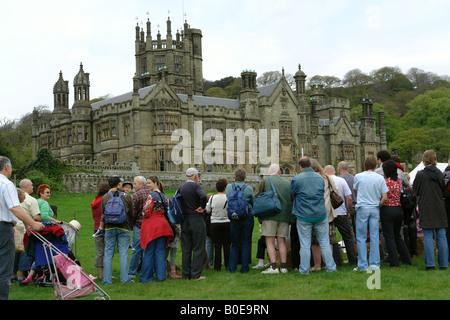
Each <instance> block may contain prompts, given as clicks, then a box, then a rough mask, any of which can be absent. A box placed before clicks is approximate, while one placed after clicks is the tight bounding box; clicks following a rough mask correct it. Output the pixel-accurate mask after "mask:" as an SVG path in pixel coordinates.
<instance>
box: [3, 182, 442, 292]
mask: <svg viewBox="0 0 450 320" xmlns="http://www.w3.org/2000/svg"><path fill="white" fill-rule="evenodd" d="M173 193H174V190H170V191H168V192H167V194H168V195H171V194H173ZM93 199H94V195H93V194H53V195H52V198H51V199H50V201H49V202H50V203H51V204H55V205H57V206H58V218H59V219H61V220H64V221H66V222H69V221H70V220H72V219H74V218H76V219H77V220H78V221H79V222H80V223H81V225H82V228H81V231H80V235H79V236H78V237H77V243H76V248H75V249H74V251H75V255H76V256H77V258H78V259H79V260H80V262H81V266H82V268H83V270H84V271H85V272H86V273H88V274H92V275H94V276H97V270H96V268H95V267H94V266H93V263H94V255H95V248H94V238H92V237H91V235H92V233H93V220H92V213H91V208H90V204H91V202H92V200H93ZM255 222H256V221H255ZM258 237H259V225H258V223H257V222H256V223H255V229H254V236H253V247H252V258H253V263H252V265H255V264H256V262H257V261H256V258H255V255H256V244H257V240H258ZM180 250H181V248H178V254H177V264H178V265H180V266H181V251H180ZM130 254H131V251H130ZM223 269H224V268H222V271H221V272H217V271H214V270H205V271H204V272H203V275H205V276H206V279H205V280H204V281H199V282H196V281H186V280H182V279H171V278H167V280H166V281H164V282H157V281H154V282H152V283H146V284H142V283H139V281H138V278H137V279H136V282H135V283H131V284H120V282H119V274H120V271H119V257H118V255H115V256H114V262H113V276H115V277H116V279H113V284H112V285H108V286H104V285H101V284H100V280H97V284H99V285H100V287H101V288H102V289H103V290H105V291H106V292H107V293H108V294H109V295H110V296H111V299H113V300H174V299H180V300H217V299H220V300H235V301H238V300H299V299H301V300H324V299H331V300H448V299H449V297H450V289H449V288H450V271H449V269H447V270H439V269H437V270H434V271H425V270H424V269H425V264H424V259H423V256H419V257H418V258H415V259H413V265H412V266H406V265H401V266H400V267H399V268H390V267H389V264H386V263H383V264H382V266H381V280H380V284H381V289H379V290H378V289H372V290H370V289H368V287H367V280H368V278H369V277H370V276H371V274H367V273H365V272H354V271H353V270H352V269H353V267H351V266H348V265H344V266H341V267H338V272H335V273H327V272H325V271H320V272H315V273H312V274H310V275H308V276H302V275H300V274H298V273H297V272H294V271H293V270H289V273H288V274H279V275H262V274H261V270H253V269H250V272H249V273H248V274H241V273H239V266H238V272H236V273H234V274H230V273H228V272H226V271H224V270H223ZM9 299H10V300H54V299H55V296H54V294H53V291H52V288H51V287H44V288H39V287H35V286H33V285H28V286H26V287H20V286H18V285H17V284H13V288H12V290H11V293H10V295H9ZM83 299H86V300H92V299H93V297H86V298H83Z"/></svg>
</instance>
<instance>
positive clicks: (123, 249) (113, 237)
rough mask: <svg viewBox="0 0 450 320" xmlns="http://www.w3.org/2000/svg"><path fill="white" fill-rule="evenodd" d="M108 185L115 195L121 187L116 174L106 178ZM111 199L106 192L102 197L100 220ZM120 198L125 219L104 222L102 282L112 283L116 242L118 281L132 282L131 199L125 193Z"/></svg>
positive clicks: (117, 194)
mask: <svg viewBox="0 0 450 320" xmlns="http://www.w3.org/2000/svg"><path fill="white" fill-rule="evenodd" d="M108 184H109V187H110V188H111V189H113V190H111V192H112V193H113V196H115V197H117V196H119V194H120V189H121V187H122V181H121V180H120V178H119V177H118V176H112V177H110V178H109V179H108ZM110 199H111V195H110V194H109V192H108V193H106V194H105V195H104V196H103V199H102V212H103V215H102V220H103V221H104V215H105V205H106V203H107V202H108V200H110ZM121 199H122V201H123V203H124V205H125V212H126V216H127V219H126V220H125V222H123V223H121V224H112V223H106V222H105V255H104V258H103V268H104V271H103V280H102V284H112V261H113V257H114V250H115V247H116V244H117V245H118V248H119V256H120V282H121V283H128V282H132V281H131V279H130V277H129V276H128V247H129V246H130V237H131V235H130V233H131V229H132V222H131V221H132V219H133V199H132V198H131V196H130V195H129V194H127V193H124V194H123V195H122V196H121Z"/></svg>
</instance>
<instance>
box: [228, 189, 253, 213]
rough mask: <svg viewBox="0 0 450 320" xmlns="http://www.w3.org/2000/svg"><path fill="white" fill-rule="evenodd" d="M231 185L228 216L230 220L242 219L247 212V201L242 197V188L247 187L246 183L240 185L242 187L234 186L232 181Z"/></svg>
mask: <svg viewBox="0 0 450 320" xmlns="http://www.w3.org/2000/svg"><path fill="white" fill-rule="evenodd" d="M231 186H232V187H233V191H232V192H231V194H230V196H229V197H228V200H227V201H228V208H227V212H228V218H229V219H231V220H235V221H238V220H244V219H245V217H247V214H248V203H247V200H246V199H245V197H244V189H245V188H246V187H247V186H246V185H244V186H242V188H239V187H236V185H235V184H234V183H233V184H232V185H231Z"/></svg>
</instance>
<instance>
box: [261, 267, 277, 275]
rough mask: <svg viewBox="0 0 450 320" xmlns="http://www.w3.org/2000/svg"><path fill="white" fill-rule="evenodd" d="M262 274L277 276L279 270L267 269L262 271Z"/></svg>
mask: <svg viewBox="0 0 450 320" xmlns="http://www.w3.org/2000/svg"><path fill="white" fill-rule="evenodd" d="M261 273H263V274H277V273H280V270H278V268H276V269H272V267H269V268H267V269H266V270H264V271H262V272H261Z"/></svg>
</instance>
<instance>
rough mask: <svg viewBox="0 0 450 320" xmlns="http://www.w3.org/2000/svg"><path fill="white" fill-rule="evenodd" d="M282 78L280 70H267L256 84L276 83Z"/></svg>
mask: <svg viewBox="0 0 450 320" xmlns="http://www.w3.org/2000/svg"><path fill="white" fill-rule="evenodd" d="M280 79H281V72H280V71H267V72H264V73H263V74H262V75H261V76H259V77H258V78H257V79H256V84H257V85H258V86H260V87H262V86H267V85H269V84H272V83H276V82H277V81H279V80H280Z"/></svg>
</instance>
